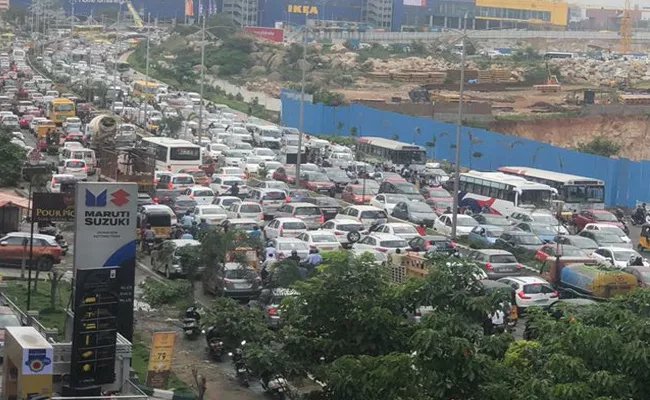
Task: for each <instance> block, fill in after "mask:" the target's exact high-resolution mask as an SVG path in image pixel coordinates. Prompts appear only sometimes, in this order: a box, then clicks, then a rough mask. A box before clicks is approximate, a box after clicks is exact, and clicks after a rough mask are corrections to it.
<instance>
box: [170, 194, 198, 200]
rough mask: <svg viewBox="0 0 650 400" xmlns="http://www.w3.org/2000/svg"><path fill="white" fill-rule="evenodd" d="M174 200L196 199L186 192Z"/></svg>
mask: <svg viewBox="0 0 650 400" xmlns="http://www.w3.org/2000/svg"><path fill="white" fill-rule="evenodd" d="M174 200H175V201H178V200H192V201H196V200H194V198H193V197H190V196H188V195H185V194H181V195H179V196H176V197H175V198H174Z"/></svg>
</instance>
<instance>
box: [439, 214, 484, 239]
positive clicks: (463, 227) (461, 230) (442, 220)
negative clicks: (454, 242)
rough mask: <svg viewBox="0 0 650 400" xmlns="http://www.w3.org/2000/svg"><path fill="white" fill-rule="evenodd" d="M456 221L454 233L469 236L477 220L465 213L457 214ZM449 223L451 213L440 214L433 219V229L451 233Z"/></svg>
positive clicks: (450, 223)
mask: <svg viewBox="0 0 650 400" xmlns="http://www.w3.org/2000/svg"><path fill="white" fill-rule="evenodd" d="M456 221H457V224H456V234H457V235H458V236H469V233H470V232H471V231H472V229H474V227H475V226H477V225H478V222H477V221H476V220H475V219H474V218H472V217H470V216H469V215H465V214H458V219H457V220H456ZM451 225H452V215H451V214H442V215H441V216H439V217H438V218H436V219H435V221H433V229H434V230H435V231H438V232H439V233H442V234H443V235H447V236H450V235H451Z"/></svg>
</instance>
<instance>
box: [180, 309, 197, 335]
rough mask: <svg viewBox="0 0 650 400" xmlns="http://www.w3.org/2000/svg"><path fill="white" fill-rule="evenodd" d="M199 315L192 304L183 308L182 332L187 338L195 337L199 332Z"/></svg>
mask: <svg viewBox="0 0 650 400" xmlns="http://www.w3.org/2000/svg"><path fill="white" fill-rule="evenodd" d="M200 319H201V315H200V314H199V312H198V310H197V309H196V307H194V306H192V307H189V308H188V309H187V310H185V318H184V319H183V333H184V334H185V336H186V337H188V338H195V337H196V336H198V334H199V333H201V327H200V326H199V320H200Z"/></svg>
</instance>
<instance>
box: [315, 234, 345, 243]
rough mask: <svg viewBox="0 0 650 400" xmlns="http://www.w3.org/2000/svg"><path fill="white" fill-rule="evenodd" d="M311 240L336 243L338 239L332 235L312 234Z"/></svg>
mask: <svg viewBox="0 0 650 400" xmlns="http://www.w3.org/2000/svg"><path fill="white" fill-rule="evenodd" d="M311 240H312V241H313V242H315V243H338V240H337V239H336V236H334V235H322V234H321V235H319V234H312V235H311Z"/></svg>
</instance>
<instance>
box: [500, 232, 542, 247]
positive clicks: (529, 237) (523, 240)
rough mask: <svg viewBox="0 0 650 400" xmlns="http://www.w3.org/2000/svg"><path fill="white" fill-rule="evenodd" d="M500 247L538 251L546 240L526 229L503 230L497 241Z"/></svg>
mask: <svg viewBox="0 0 650 400" xmlns="http://www.w3.org/2000/svg"><path fill="white" fill-rule="evenodd" d="M495 245H496V246H497V247H499V248H503V249H507V250H524V251H533V252H534V251H537V250H538V249H539V248H540V247H542V246H543V245H544V242H542V240H541V239H540V238H539V237H538V236H537V235H535V234H534V233H531V232H524V231H508V232H503V233H502V234H501V236H499V237H498V238H497V240H496V242H495Z"/></svg>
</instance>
